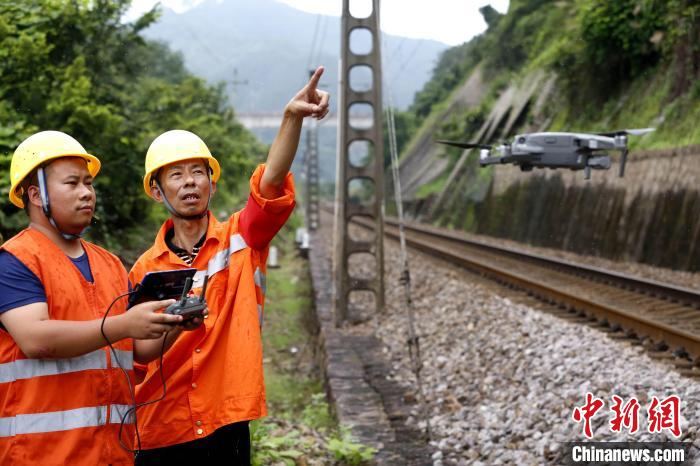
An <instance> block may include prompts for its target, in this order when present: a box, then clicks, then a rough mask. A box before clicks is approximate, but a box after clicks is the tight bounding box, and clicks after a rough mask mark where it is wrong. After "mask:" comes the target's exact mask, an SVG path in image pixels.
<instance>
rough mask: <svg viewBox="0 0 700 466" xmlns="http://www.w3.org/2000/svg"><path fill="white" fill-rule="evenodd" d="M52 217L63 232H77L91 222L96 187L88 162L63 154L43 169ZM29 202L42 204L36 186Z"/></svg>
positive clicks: (95, 199)
mask: <svg viewBox="0 0 700 466" xmlns="http://www.w3.org/2000/svg"><path fill="white" fill-rule="evenodd" d="M44 173H45V175H46V189H47V191H48V194H49V204H50V207H51V216H52V217H53V218H54V220H55V221H56V223H58V225H59V226H60V227H61V229H62V230H63V231H65V232H66V233H73V234H77V233H80V232H81V231H82V230H83V229H84V228H85V227H87V226H88V225H90V222H92V216H93V214H94V213H95V202H96V201H97V198H96V196H95V188H94V187H93V186H92V175H90V172H89V171H88V169H87V163H86V162H85V160H83V159H82V158H80V157H65V158H60V159H57V160H55V161H53V162H51V163H50V164H49V165H48V166H47V167H46V168H44ZM33 189H35V190H36V191H35V193H34V195H33V196H32V203H34V204H38V205H39V206H41V199H40V198H39V197H38V188H33Z"/></svg>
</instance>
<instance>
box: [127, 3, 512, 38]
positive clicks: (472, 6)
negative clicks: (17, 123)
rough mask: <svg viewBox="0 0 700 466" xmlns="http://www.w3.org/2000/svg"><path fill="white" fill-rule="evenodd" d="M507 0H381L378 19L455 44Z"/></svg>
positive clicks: (314, 6)
mask: <svg viewBox="0 0 700 466" xmlns="http://www.w3.org/2000/svg"><path fill="white" fill-rule="evenodd" d="M202 1H204V0H161V1H160V3H161V4H162V5H163V6H165V7H167V8H170V9H172V10H174V11H176V12H179V13H181V12H183V11H186V10H188V9H189V8H192V7H193V6H196V5H197V4H198V3H201V2H202ZM217 1H221V0H217ZM228 1H235V0H228ZM276 1H278V2H280V3H285V4H287V5H289V6H291V7H293V8H296V9H299V10H303V11H306V12H309V13H320V14H325V15H332V16H340V13H341V8H342V0H276ZM508 2H509V0H429V1H425V0H424V1H417V0H411V1H408V0H381V14H380V21H381V26H382V30H383V31H384V32H386V33H388V34H391V35H395V36H400V37H411V38H417V39H433V40H437V41H440V42H443V43H445V44H448V45H457V44H461V43H463V42H466V41H468V40H469V39H471V38H472V37H473V36H475V35H477V34H479V33H481V32H483V31H484V30H485V29H486V23H484V20H483V18H482V17H481V14H480V13H479V8H481V7H482V6H484V5H487V4H491V6H493V7H494V8H495V9H496V10H498V11H500V12H501V13H505V12H506V10H507V9H508ZM156 3H157V1H156V0H133V1H132V7H131V10H129V12H128V13H127V15H126V19H127V20H133V19H135V18H137V17H138V16H139V15H140V14H142V13H144V12H146V11H148V10H149V9H150V8H151V7H152V6H153V5H154V4H156ZM371 4H372V2H371V0H350V8H351V10H350V12H351V13H352V14H355V15H356V16H361V15H362V16H366V15H367V12H368V10H367V8H368V7H367V5H371ZM355 8H357V10H355ZM369 8H371V7H369ZM363 13H364V15H363Z"/></svg>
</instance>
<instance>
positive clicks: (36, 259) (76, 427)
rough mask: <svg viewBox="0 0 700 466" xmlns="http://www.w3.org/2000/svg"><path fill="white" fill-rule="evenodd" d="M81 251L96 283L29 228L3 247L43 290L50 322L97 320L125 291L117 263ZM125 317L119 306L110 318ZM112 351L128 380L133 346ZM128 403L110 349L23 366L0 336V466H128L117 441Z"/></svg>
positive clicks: (100, 252)
mask: <svg viewBox="0 0 700 466" xmlns="http://www.w3.org/2000/svg"><path fill="white" fill-rule="evenodd" d="M82 245H83V249H84V250H85V252H86V253H87V255H88V261H89V263H90V269H91V270H92V275H93V279H94V283H89V282H87V281H86V280H85V278H84V277H83V275H82V274H81V273H80V271H79V270H78V268H77V267H76V266H75V265H74V264H73V263H72V262H71V261H70V259H69V258H68V257H67V256H66V255H65V253H64V252H63V251H61V250H60V249H59V248H58V246H56V245H55V244H54V243H53V242H52V241H51V240H50V239H49V238H47V237H46V236H45V235H44V234H42V233H40V232H39V231H37V230H34V229H32V228H28V229H26V230H24V231H22V232H20V233H19V234H18V235H17V236H15V237H13V238H11V239H10V240H8V241H7V242H6V243H5V244H3V245H2V249H4V250H6V251H8V252H9V253H11V254H12V255H13V256H15V257H16V258H17V259H18V260H20V261H21V262H22V263H23V264H24V265H25V266H27V268H28V269H29V270H31V271H32V272H33V273H34V274H35V275H36V276H37V277H38V278H39V280H40V281H41V283H42V284H43V285H44V290H45V292H46V300H47V305H48V312H49V318H51V319H56V320H93V319H98V318H101V317H102V316H103V315H104V312H105V311H106V310H107V307H108V306H109V305H110V303H111V302H112V300H113V299H114V298H116V297H117V296H118V295H120V294H122V293H125V292H126V291H127V290H128V288H127V286H128V282H127V277H126V270H124V266H123V265H122V264H121V262H119V259H117V258H116V257H115V256H113V255H112V254H110V253H109V252H107V251H105V250H104V249H102V248H100V247H98V246H95V245H93V244H90V243H88V242H85V241H82ZM124 309H125V298H124V299H122V300H120V301H119V302H117V303H116V304H115V305H114V306H113V307H112V310H111V311H110V315H116V314H120V313H122V312H124ZM113 346H114V348H115V350H116V355H117V358H118V359H119V362H120V363H121V365H122V366H123V367H124V368H125V369H127V370H129V371H130V372H133V371H132V370H131V369H132V366H133V362H132V361H133V353H132V342H131V339H126V340H122V341H120V342H117V343H114V345H113ZM130 403H131V400H130V399H129V389H128V386H127V382H126V378H125V377H124V374H123V373H122V372H121V371H120V370H119V369H118V368H117V367H116V364H115V362H114V355H113V354H111V352H110V351H109V349H108V348H103V349H99V350H96V351H93V352H91V353H87V354H84V355H82V356H76V357H74V358H67V359H29V358H27V357H26V356H25V355H24V354H23V353H22V351H21V350H20V349H19V346H17V344H16V343H15V341H14V340H13V339H12V337H11V336H10V334H9V333H7V332H6V331H5V330H4V329H2V330H0V463H1V464H12V465H32V466H35V465H42V466H43V465H59V464H60V465H64V464H90V465H93V464H95V465H97V464H100V465H102V464H133V456H132V455H131V453H129V452H127V451H125V450H123V449H122V448H121V447H120V445H119V441H118V438H117V434H118V431H119V422H120V420H121V414H122V413H124V412H126V410H127V409H128V408H129V406H130ZM132 426H133V425H132ZM132 426H131V427H132ZM125 427H126V429H125V430H126V432H125V433H124V436H123V438H124V439H125V442H126V443H127V445H129V446H130V447H131V438H132V437H133V432H134V431H133V429H132V428H131V427H130V426H125Z"/></svg>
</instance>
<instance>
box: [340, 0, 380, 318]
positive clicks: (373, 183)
mask: <svg viewBox="0 0 700 466" xmlns="http://www.w3.org/2000/svg"><path fill="white" fill-rule="evenodd" d="M340 29H341V63H340V73H339V75H340V92H339V97H340V98H339V104H338V112H339V122H338V123H339V124H338V131H339V135H338V165H337V177H336V198H335V231H334V255H335V256H334V260H333V273H334V284H335V316H336V324H337V325H340V324H341V323H342V322H344V321H346V320H348V318H349V317H351V316H349V312H348V310H349V309H348V307H349V306H348V302H349V301H351V300H350V297H351V295H352V294H353V293H354V292H367V291H369V292H373V294H374V303H375V307H376V309H375V310H374V311H373V312H374V313H379V312H382V311H383V310H384V247H383V240H384V228H383V213H384V212H383V190H384V160H383V155H382V154H383V153H384V150H383V147H382V146H383V142H382V115H383V113H384V112H383V111H382V95H381V85H382V84H381V83H382V70H381V57H380V49H381V47H380V38H381V36H380V34H381V32H380V28H379V0H372V12H371V14H370V15H369V16H367V17H366V18H356V17H353V16H351V15H350V9H349V0H343V13H342V17H341V28H340ZM360 34H364V35H365V36H368V35H369V36H371V50H369V52H368V53H363V54H358V53H356V52H357V51H358V47H356V46H357V45H358V41H357V39H358V38H359V37H358V36H359V35H360ZM353 36H354V38H353ZM351 42H352V43H351ZM354 67H358V68H364V69H365V70H366V71H368V72H369V73H371V75H372V85H371V87H370V88H369V89H357V88H356V89H353V82H352V81H351V80H350V76H351V73H350V71H351V69H352V68H354ZM353 107H354V109H353ZM358 107H359V108H362V107H365V108H367V107H369V108H370V109H371V112H372V115H373V121H372V124H371V125H367V126H366V127H365V126H363V127H360V126H358V125H357V124H355V125H353V121H352V119H351V118H350V116H351V115H350V113H351V109H353V110H355V109H357V108H358ZM351 145H355V146H356V147H364V148H366V151H367V154H366V155H367V156H368V157H367V158H368V159H369V162H368V163H366V164H364V165H361V166H358V165H354V164H353V163H351V160H350V147H351ZM357 181H359V182H360V184H361V185H364V186H365V188H368V187H369V188H370V189H373V192H372V193H370V194H371V196H359V197H358V196H355V195H354V194H353V198H351V197H350V192H349V186H350V184H351V182H356V183H354V184H357ZM365 194H367V193H365ZM358 198H359V199H365V201H361V200H358ZM367 199H369V200H367ZM356 216H358V217H359V216H362V217H368V218H370V219H372V220H373V222H372V223H373V236H372V238H371V239H369V240H360V239H353V237H351V236H350V235H349V223H350V222H351V220H352V219H353V217H356ZM353 254H364V255H366V254H371V255H373V256H374V261H373V264H371V265H370V264H369V262H371V261H366V265H370V267H371V268H372V269H373V272H374V274H373V275H374V276H373V277H370V276H369V275H368V274H363V276H351V275H350V272H349V270H348V265H349V258H350V256H352V255H353Z"/></svg>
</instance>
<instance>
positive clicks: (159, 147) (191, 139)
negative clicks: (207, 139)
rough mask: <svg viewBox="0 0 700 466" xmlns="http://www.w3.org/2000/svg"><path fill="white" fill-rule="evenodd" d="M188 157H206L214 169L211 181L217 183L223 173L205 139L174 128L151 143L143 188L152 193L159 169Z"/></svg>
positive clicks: (147, 154)
mask: <svg viewBox="0 0 700 466" xmlns="http://www.w3.org/2000/svg"><path fill="white" fill-rule="evenodd" d="M188 159H206V160H207V162H208V163H209V166H210V167H211V170H212V175H211V181H212V182H214V183H216V182H217V181H218V180H219V176H220V175H221V167H219V162H217V160H216V159H215V158H214V156H213V155H211V152H209V148H208V147H207V145H206V144H204V141H202V139H201V138H200V137H199V136H197V135H196V134H194V133H190V132H189V131H185V130H182V129H174V130H172V131H166V132H165V133H163V134H161V135H160V136H158V137H157V138H155V140H154V141H153V142H152V143H151V145H150V147H149V148H148V152H147V153H146V175H145V176H144V177H143V189H144V190H145V191H146V194H148V195H149V196H151V197H153V196H152V195H151V178H152V177H153V174H154V173H156V172H157V171H158V169H160V168H162V167H164V166H166V165H169V164H171V163H173V162H179V161H181V160H188Z"/></svg>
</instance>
